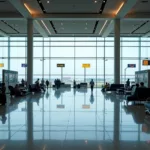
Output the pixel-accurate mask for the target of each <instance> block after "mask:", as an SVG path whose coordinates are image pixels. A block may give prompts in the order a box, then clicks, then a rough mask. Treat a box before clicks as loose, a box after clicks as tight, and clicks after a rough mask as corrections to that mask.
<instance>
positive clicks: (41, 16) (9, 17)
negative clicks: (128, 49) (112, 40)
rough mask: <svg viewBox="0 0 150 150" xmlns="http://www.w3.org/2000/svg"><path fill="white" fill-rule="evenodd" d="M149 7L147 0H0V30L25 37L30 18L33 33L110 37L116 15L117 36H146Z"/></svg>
mask: <svg viewBox="0 0 150 150" xmlns="http://www.w3.org/2000/svg"><path fill="white" fill-rule="evenodd" d="M24 4H26V6H27V7H25V5H24ZM122 4H123V5H122ZM121 5H122V7H121ZM149 8H150V1H148V0H0V33H1V32H2V33H4V34H2V35H6V36H26V34H27V18H32V19H34V23H35V24H34V31H33V32H34V35H35V36H41V35H42V36H72V35H73V36H105V35H107V36H113V35H114V27H113V26H114V23H113V24H112V25H111V20H112V21H114V19H116V18H119V19H120V22H121V24H120V25H121V30H120V33H121V36H136V37H142V36H146V35H147V36H149V32H150V18H149V16H150V9H149ZM35 21H36V22H35ZM106 33H107V34H106Z"/></svg>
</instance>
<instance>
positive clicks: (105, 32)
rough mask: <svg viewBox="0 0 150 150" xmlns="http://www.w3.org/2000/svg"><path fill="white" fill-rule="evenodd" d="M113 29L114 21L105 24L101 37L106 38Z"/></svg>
mask: <svg viewBox="0 0 150 150" xmlns="http://www.w3.org/2000/svg"><path fill="white" fill-rule="evenodd" d="M113 29H114V21H113V20H111V21H109V22H107V24H106V26H105V29H104V30H103V32H102V37H107V36H108V35H109V34H110V33H111V32H112V31H113Z"/></svg>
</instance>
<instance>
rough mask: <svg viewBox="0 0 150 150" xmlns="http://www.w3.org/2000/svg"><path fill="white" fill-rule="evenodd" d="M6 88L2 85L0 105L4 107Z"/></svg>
mask: <svg viewBox="0 0 150 150" xmlns="http://www.w3.org/2000/svg"><path fill="white" fill-rule="evenodd" d="M5 92H6V86H5V83H2V88H1V101H0V102H1V103H2V105H5V104H6V94H5Z"/></svg>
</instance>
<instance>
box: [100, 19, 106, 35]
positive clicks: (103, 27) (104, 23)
mask: <svg viewBox="0 0 150 150" xmlns="http://www.w3.org/2000/svg"><path fill="white" fill-rule="evenodd" d="M107 21H108V20H106V21H105V23H104V25H103V26H102V28H101V30H100V32H99V34H101V33H102V31H103V29H104V27H105V26H106V23H107Z"/></svg>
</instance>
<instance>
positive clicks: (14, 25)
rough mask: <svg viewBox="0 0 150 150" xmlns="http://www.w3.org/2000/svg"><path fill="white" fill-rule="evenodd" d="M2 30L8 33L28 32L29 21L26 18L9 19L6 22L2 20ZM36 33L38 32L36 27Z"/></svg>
mask: <svg viewBox="0 0 150 150" xmlns="http://www.w3.org/2000/svg"><path fill="white" fill-rule="evenodd" d="M0 30H2V31H4V32H5V33H7V34H17V35H19V34H26V33H27V21H26V20H7V21H5V22H3V21H0ZM33 33H34V34H37V33H38V32H37V31H36V30H35V29H34V31H33Z"/></svg>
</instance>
